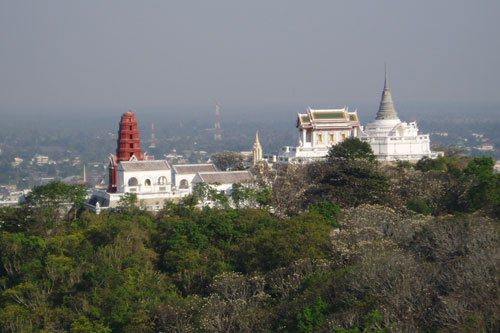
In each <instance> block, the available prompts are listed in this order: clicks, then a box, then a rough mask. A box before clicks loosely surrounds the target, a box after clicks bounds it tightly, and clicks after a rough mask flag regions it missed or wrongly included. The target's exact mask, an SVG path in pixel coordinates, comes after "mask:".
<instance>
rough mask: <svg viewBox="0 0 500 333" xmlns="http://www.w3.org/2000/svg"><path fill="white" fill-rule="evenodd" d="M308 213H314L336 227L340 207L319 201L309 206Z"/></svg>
mask: <svg viewBox="0 0 500 333" xmlns="http://www.w3.org/2000/svg"><path fill="white" fill-rule="evenodd" d="M309 211H310V212H316V213H319V214H321V215H323V216H324V217H326V218H327V219H328V221H330V223H331V225H332V226H334V227H338V223H337V220H338V218H339V217H340V207H339V206H338V205H336V204H334V203H333V202H329V201H321V202H318V203H315V204H312V205H311V206H309Z"/></svg>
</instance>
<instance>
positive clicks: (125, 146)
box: [108, 111, 144, 193]
mask: <svg viewBox="0 0 500 333" xmlns="http://www.w3.org/2000/svg"><path fill="white" fill-rule="evenodd" d="M116 143H117V144H116V155H111V156H110V158H109V159H110V162H109V187H108V192H110V193H115V192H116V182H117V179H116V167H117V166H118V163H119V162H121V161H130V160H131V159H132V158H134V157H135V158H136V159H137V160H140V161H141V160H143V159H144V155H143V154H142V152H141V140H140V139H139V129H138V128H137V120H136V119H135V115H134V113H133V112H131V111H128V112H125V113H124V114H122V118H121V120H120V129H119V130H118V140H117V142H116Z"/></svg>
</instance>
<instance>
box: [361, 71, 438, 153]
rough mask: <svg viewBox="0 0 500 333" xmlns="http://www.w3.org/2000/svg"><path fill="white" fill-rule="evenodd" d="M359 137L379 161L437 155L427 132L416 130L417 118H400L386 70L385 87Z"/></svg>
mask: <svg viewBox="0 0 500 333" xmlns="http://www.w3.org/2000/svg"><path fill="white" fill-rule="evenodd" d="M361 140H363V141H366V142H368V143H369V144H370V146H371V147H372V150H373V152H374V154H375V155H376V156H377V159H378V160H379V161H398V160H402V161H417V160H419V159H421V158H422V157H429V158H437V157H438V156H439V155H440V154H442V153H439V152H432V151H431V148H430V139H429V134H420V135H419V134H418V127H417V122H416V121H414V122H411V123H406V122H402V121H401V120H400V119H399V117H398V114H397V113H396V110H395V109H394V103H393V101H392V95H391V91H390V89H389V84H388V80H387V71H386V74H385V83H384V90H383V92H382V98H381V101H380V107H379V110H378V112H377V116H376V118H375V121H373V122H371V123H369V124H368V125H366V127H365V129H364V131H363V132H362V134H361Z"/></svg>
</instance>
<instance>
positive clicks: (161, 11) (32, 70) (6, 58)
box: [0, 0, 500, 121]
mask: <svg viewBox="0 0 500 333" xmlns="http://www.w3.org/2000/svg"><path fill="white" fill-rule="evenodd" d="M499 12H500V2H498V1H492V0H488V1H480V2H469V1H465V0H444V1H439V2H435V1H419V2H415V3H407V2H400V1H396V0H391V1H378V2H372V1H361V2H356V3H352V2H341V3H337V2H330V1H315V2H307V3H306V2H299V1H284V0H280V1H273V2H268V1H253V2H246V3H235V2H232V1H228V0H227V1H226V0H225V1H220V0H215V1H211V2H202V1H194V2H179V3H174V2H165V1H150V2H147V3H144V2H134V1H107V2H101V1H96V0H90V1H85V2H67V1H62V0H55V1H50V2H43V1H35V0H29V1H22V2H20V1H12V0H7V1H3V2H2V3H1V4H0V45H1V46H2V56H1V57H0V114H3V115H4V116H6V115H7V116H8V115H12V114H13V113H18V114H32V113H35V112H43V113H48V112H49V111H50V110H52V111H53V112H54V113H57V112H58V113H60V114H68V115H75V116H76V115H78V113H79V112H82V111H84V112H85V111H89V110H101V111H97V112H96V113H97V114H100V113H103V112H104V113H105V114H109V115H110V116H111V115H115V114H116V113H118V114H119V113H120V112H124V111H125V110H127V109H129V108H130V109H135V110H137V111H140V110H157V111H154V112H157V113H158V114H160V113H161V112H162V111H163V110H165V109H182V110H183V111H182V112H194V113H196V111H195V110H196V109H203V110H205V109H206V110H207V112H210V110H213V107H214V105H215V101H216V100H219V101H221V105H222V107H223V110H224V111H223V112H224V113H225V114H226V115H229V114H232V113H237V114H239V115H240V116H241V115H242V114H243V113H244V112H245V111H244V110H249V109H252V108H254V109H257V110H264V109H265V108H271V109H281V108H287V107H290V108H293V109H294V110H293V114H295V113H296V112H300V111H301V110H303V109H304V108H305V107H306V106H308V105H309V106H311V107H318V108H320V107H329V108H337V107H343V106H344V105H347V106H349V107H350V108H351V109H353V108H354V109H355V108H358V109H360V112H366V113H367V114H368V113H371V112H372V111H370V112H368V111H369V110H361V109H362V108H363V107H364V106H367V105H368V106H370V108H369V109H370V110H371V109H375V110H374V111H373V112H376V108H377V105H378V101H379V98H380V93H381V90H382V87H383V79H384V64H385V63H387V64H388V66H389V84H390V87H391V89H392V91H393V96H394V99H395V103H396V108H397V110H398V111H399V112H401V113H402V114H404V113H405V112H406V111H404V108H405V107H406V106H408V105H417V104H429V105H433V104H435V105H437V107H440V106H439V105H444V104H456V105H461V104H466V105H471V106H474V105H494V106H498V105H500V95H499V94H498V87H499V86H500V66H499V61H500V42H499V39H498V36H497V34H498V31H500V22H499V20H498V19H497V14H498V13H499ZM240 110H241V111H240ZM89 112H90V111H89ZM148 112H149V111H148ZM151 112H153V111H151ZM166 112H167V113H168V112H170V111H168V110H167V111H166ZM172 112H174V111H172ZM259 112H260V111H259ZM262 112H263V111H262ZM290 113H292V112H290ZM366 121H369V119H366Z"/></svg>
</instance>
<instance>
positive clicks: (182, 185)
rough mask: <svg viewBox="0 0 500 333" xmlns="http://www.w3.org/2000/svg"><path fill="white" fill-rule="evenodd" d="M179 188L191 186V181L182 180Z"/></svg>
mask: <svg viewBox="0 0 500 333" xmlns="http://www.w3.org/2000/svg"><path fill="white" fill-rule="evenodd" d="M179 188H189V183H188V181H187V179H183V180H181V183H180V184H179Z"/></svg>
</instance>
